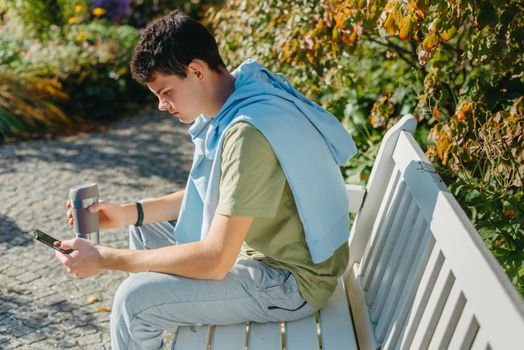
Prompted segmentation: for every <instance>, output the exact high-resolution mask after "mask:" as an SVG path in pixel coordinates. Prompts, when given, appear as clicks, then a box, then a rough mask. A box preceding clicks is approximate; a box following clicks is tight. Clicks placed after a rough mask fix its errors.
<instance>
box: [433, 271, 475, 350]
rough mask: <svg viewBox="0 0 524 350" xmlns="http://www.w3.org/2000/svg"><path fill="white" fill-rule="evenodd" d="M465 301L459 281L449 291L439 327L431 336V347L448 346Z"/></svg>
mask: <svg viewBox="0 0 524 350" xmlns="http://www.w3.org/2000/svg"><path fill="white" fill-rule="evenodd" d="M455 282H456V281H455ZM465 303H466V299H465V298H464V294H462V290H461V289H460V285H459V283H453V287H452V288H451V292H450V293H449V296H448V300H447V301H446V305H445V306H444V309H443V310H442V314H441V315H440V319H439V321H438V324H437V328H435V332H434V333H433V336H432V337H431V342H430V343H429V347H430V348H432V349H447V348H448V345H449V341H450V340H451V336H452V335H453V331H454V330H455V327H456V326H457V322H458V320H459V318H460V314H461V313H462V310H463V309H464V304H465Z"/></svg>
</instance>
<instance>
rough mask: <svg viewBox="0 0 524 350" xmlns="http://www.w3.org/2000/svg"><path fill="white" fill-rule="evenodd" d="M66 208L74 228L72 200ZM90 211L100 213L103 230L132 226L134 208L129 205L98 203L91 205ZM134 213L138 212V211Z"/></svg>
mask: <svg viewBox="0 0 524 350" xmlns="http://www.w3.org/2000/svg"><path fill="white" fill-rule="evenodd" d="M66 208H68V211H67V218H68V220H69V226H71V227H73V225H74V221H73V212H72V209H71V201H70V200H68V201H67V203H66ZM88 209H89V211H90V212H91V213H98V217H99V219H100V228H101V229H112V228H119V227H122V226H126V225H129V224H130V219H131V218H130V217H132V216H133V214H132V213H131V212H132V211H133V209H134V206H133V208H130V207H129V205H126V206H123V205H118V204H114V203H111V202H98V203H95V204H93V205H91V206H90V207H89V208H88ZM130 209H131V210H130ZM134 211H135V212H136V209H134ZM135 215H136V214H135Z"/></svg>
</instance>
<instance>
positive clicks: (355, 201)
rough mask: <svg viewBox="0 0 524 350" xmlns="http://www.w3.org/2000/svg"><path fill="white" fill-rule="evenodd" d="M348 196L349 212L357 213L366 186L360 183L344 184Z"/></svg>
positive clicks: (364, 194)
mask: <svg viewBox="0 0 524 350" xmlns="http://www.w3.org/2000/svg"><path fill="white" fill-rule="evenodd" d="M346 191H347V193H348V198H349V212H350V213H358V211H359V210H360V208H361V207H362V203H363V202H364V197H365V196H366V188H365V187H364V186H360V185H346Z"/></svg>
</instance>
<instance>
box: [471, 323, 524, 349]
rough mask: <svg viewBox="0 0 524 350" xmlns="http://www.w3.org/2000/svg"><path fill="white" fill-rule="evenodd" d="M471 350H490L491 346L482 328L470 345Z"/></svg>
mask: <svg viewBox="0 0 524 350" xmlns="http://www.w3.org/2000/svg"><path fill="white" fill-rule="evenodd" d="M521 336H522V334H521ZM515 349H516V348H515ZM471 350H491V346H490V345H489V342H488V334H486V332H485V330H483V329H482V327H481V328H480V329H479V330H478V331H477V334H476V335H475V340H473V344H471Z"/></svg>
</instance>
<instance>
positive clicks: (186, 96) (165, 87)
mask: <svg viewBox="0 0 524 350" xmlns="http://www.w3.org/2000/svg"><path fill="white" fill-rule="evenodd" d="M147 86H148V87H149V89H150V90H151V91H152V92H153V93H154V94H155V95H156V96H157V97H158V109H159V110H161V111H168V112H169V113H171V115H173V116H174V117H175V118H177V119H178V120H180V122H182V123H184V124H190V123H192V122H193V121H195V119H196V118H197V117H198V116H199V115H200V114H202V113H204V111H205V110H204V106H205V96H204V93H203V88H202V84H201V83H200V81H199V80H198V78H197V76H196V75H195V74H194V73H193V72H191V71H188V74H187V76H186V77H185V78H180V77H178V76H176V75H164V74H161V73H156V74H155V77H154V79H153V81H151V82H150V83H148V84H147Z"/></svg>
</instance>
